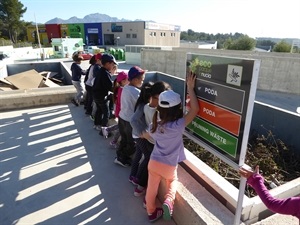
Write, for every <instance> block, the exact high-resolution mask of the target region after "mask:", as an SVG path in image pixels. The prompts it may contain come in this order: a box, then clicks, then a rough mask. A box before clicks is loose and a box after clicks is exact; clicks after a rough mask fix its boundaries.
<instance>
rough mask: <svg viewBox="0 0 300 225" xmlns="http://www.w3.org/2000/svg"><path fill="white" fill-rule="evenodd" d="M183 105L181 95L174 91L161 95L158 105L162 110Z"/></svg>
mask: <svg viewBox="0 0 300 225" xmlns="http://www.w3.org/2000/svg"><path fill="white" fill-rule="evenodd" d="M180 103H181V99H180V95H179V94H177V93H176V92H174V91H172V90H167V91H164V92H162V93H160V95H159V98H158V104H159V106H160V107H162V108H171V107H173V106H176V105H179V104H180Z"/></svg>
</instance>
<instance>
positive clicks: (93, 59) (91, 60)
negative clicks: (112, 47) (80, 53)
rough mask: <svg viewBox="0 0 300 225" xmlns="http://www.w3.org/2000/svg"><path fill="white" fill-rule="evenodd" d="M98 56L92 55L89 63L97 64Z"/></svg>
mask: <svg viewBox="0 0 300 225" xmlns="http://www.w3.org/2000/svg"><path fill="white" fill-rule="evenodd" d="M96 61H97V60H96V56H95V55H93V56H92V58H90V61H89V63H90V64H91V65H95V64H96Z"/></svg>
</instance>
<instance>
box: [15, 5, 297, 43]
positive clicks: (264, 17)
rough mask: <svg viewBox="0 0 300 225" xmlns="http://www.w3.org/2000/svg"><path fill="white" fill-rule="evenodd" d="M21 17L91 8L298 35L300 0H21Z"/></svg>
mask: <svg viewBox="0 0 300 225" xmlns="http://www.w3.org/2000/svg"><path fill="white" fill-rule="evenodd" d="M19 1H20V2H22V4H23V5H24V6H25V7H27V12H26V13H25V14H24V15H23V20H25V21H35V18H36V21H37V22H39V23H45V22H47V21H48V20H50V19H53V18H55V17H58V18H61V19H69V18H70V17H72V16H77V17H78V18H83V17H84V16H86V15H88V14H91V13H101V14H107V15H109V16H111V17H117V18H119V19H121V18H124V19H129V20H135V19H142V20H153V21H155V22H158V23H167V24H174V25H180V26H181V30H182V31H186V30H187V29H192V30H194V31H197V32H205V33H213V34H216V33H235V32H239V33H243V34H247V35H249V36H250V37H253V38H255V37H275V38H300V24H299V21H300V13H299V10H300V0H285V1H281V2H280V3H279V2H278V1H274V0H19Z"/></svg>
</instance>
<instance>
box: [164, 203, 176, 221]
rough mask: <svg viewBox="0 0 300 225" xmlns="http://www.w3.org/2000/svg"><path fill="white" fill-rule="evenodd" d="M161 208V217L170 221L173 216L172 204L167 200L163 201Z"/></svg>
mask: <svg viewBox="0 0 300 225" xmlns="http://www.w3.org/2000/svg"><path fill="white" fill-rule="evenodd" d="M162 207H163V211H164V215H163V218H164V220H170V219H171V217H172V214H173V203H172V202H171V201H170V200H169V199H168V198H167V199H166V200H165V201H164V203H163V205H162Z"/></svg>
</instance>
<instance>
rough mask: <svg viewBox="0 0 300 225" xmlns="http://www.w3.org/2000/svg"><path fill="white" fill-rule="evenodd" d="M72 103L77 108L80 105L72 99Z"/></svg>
mask: <svg viewBox="0 0 300 225" xmlns="http://www.w3.org/2000/svg"><path fill="white" fill-rule="evenodd" d="M71 102H72V103H73V104H74V105H76V106H79V104H78V103H77V101H76V100H75V99H72V100H71Z"/></svg>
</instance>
